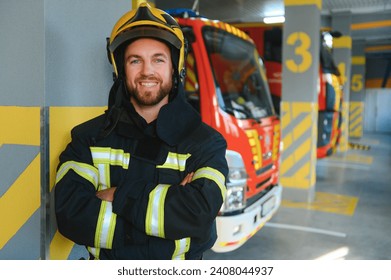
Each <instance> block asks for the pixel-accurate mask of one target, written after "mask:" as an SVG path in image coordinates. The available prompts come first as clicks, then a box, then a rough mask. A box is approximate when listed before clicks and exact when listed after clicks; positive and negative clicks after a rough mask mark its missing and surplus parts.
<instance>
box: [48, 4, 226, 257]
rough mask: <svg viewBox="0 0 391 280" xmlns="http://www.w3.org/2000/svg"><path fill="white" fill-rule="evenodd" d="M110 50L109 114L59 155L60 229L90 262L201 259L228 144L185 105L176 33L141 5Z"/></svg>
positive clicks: (169, 21) (173, 25)
mask: <svg viewBox="0 0 391 280" xmlns="http://www.w3.org/2000/svg"><path fill="white" fill-rule="evenodd" d="M108 52H109V57H110V61H111V63H112V64H113V68H114V73H115V81H114V84H113V87H112V89H111V91H110V96H109V107H108V110H107V111H106V112H105V114H104V115H101V116H98V117H96V118H94V119H92V120H90V121H87V122H86V123H84V124H81V125H79V126H77V127H75V128H74V129H73V130H72V133H71V134H72V141H71V142H70V143H69V144H68V146H67V147H66V149H65V151H64V152H63V153H62V154H61V155H60V163H59V167H58V170H57V177H56V186H55V210H56V218H57V224H58V229H59V231H60V233H62V234H63V235H64V236H65V237H67V238H69V239H71V240H72V241H74V242H76V243H78V244H82V245H85V246H86V247H87V249H88V251H89V253H90V257H91V258H92V259H200V258H202V254H203V252H204V251H205V250H208V249H209V248H211V247H212V246H213V244H214V242H215V240H216V228H215V217H216V215H217V214H218V211H219V209H220V207H221V205H222V203H223V200H224V198H225V177H226V176H227V173H228V167H227V163H226V160H225V151H226V142H225V140H224V139H223V138H222V136H221V135H220V134H219V133H217V132H216V131H215V130H213V129H212V128H210V127H209V126H207V125H205V124H204V123H203V122H202V121H201V119H200V116H199V115H198V113H197V112H196V111H194V110H193V109H192V107H191V106H190V105H189V104H188V103H187V102H186V101H185V100H184V95H183V89H182V84H181V79H182V78H183V73H184V70H183V65H184V57H185V45H184V38H183V34H182V31H181V29H180V28H179V26H178V24H177V22H176V21H175V20H174V19H173V18H172V17H171V16H169V15H168V14H167V13H165V12H163V11H161V10H159V9H155V8H151V7H150V6H149V5H148V4H146V3H143V4H141V5H140V6H139V7H138V9H136V10H133V11H130V12H128V13H126V14H125V15H124V16H123V17H122V18H121V19H120V20H119V21H118V22H117V24H116V25H115V26H114V28H113V31H112V34H111V37H110V40H109V42H108Z"/></svg>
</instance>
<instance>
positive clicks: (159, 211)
mask: <svg viewBox="0 0 391 280" xmlns="http://www.w3.org/2000/svg"><path fill="white" fill-rule="evenodd" d="M169 187H170V185H163V184H159V185H157V186H156V188H155V189H154V190H153V191H151V192H150V194H149V201H148V207H147V214H146V217H145V232H146V233H147V234H148V235H152V236H158V237H161V238H164V237H165V232H164V202H165V199H166V195H167V191H168V188H169Z"/></svg>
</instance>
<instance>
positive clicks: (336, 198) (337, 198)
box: [281, 192, 359, 216]
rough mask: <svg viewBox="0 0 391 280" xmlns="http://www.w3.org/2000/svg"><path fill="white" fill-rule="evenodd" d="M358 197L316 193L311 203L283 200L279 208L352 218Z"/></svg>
mask: <svg viewBox="0 0 391 280" xmlns="http://www.w3.org/2000/svg"><path fill="white" fill-rule="evenodd" d="M358 200H359V199H358V197H354V196H346V195H339V194H332V193H325V192H317V193H316V195H315V200H314V201H313V202H312V203H306V202H295V201H289V200H283V201H282V203H281V206H283V207H290V208H301V209H308V210H315V211H321V212H327V213H334V214H340V215H347V216H353V215H354V212H355V210H356V207H357V203H358Z"/></svg>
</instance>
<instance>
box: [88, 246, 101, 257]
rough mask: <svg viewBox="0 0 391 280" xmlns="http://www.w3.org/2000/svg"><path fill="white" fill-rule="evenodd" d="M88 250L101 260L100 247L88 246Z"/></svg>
mask: <svg viewBox="0 0 391 280" xmlns="http://www.w3.org/2000/svg"><path fill="white" fill-rule="evenodd" d="M87 251H88V252H89V253H90V254H91V255H93V256H94V258H95V260H99V254H100V249H99V248H94V247H87Z"/></svg>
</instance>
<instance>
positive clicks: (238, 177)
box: [221, 150, 247, 213]
mask: <svg viewBox="0 0 391 280" xmlns="http://www.w3.org/2000/svg"><path fill="white" fill-rule="evenodd" d="M226 159H227V163H228V168H229V172H228V178H227V179H228V180H227V194H226V199H225V201H224V203H223V205H222V207H221V212H222V213H227V212H232V211H237V210H241V209H243V208H245V207H246V190H247V173H246V169H245V166H244V162H243V159H242V156H241V155H240V154H239V153H238V152H234V151H230V150H228V151H227V154H226Z"/></svg>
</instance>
